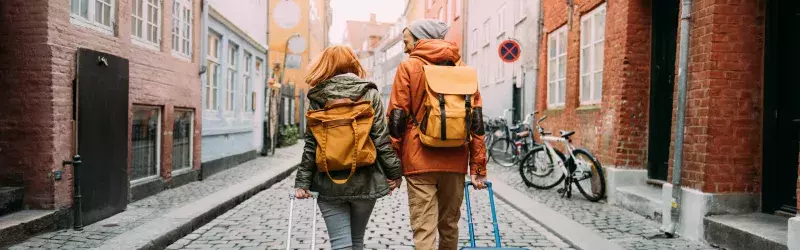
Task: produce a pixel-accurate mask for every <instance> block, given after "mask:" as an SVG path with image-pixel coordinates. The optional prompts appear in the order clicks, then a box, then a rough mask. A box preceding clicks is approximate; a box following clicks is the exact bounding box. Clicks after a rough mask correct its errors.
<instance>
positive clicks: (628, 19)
mask: <svg viewBox="0 0 800 250" xmlns="http://www.w3.org/2000/svg"><path fill="white" fill-rule="evenodd" d="M603 2H605V1H600V0H576V1H575V7H574V10H573V15H572V17H571V20H572V21H571V26H570V27H569V29H570V30H569V32H568V34H567V40H568V42H567V43H568V45H567V46H568V47H567V57H568V58H567V84H566V85H567V89H566V93H567V96H566V104H565V107H564V108H563V109H555V110H554V109H550V110H548V108H547V84H546V83H547V66H548V65H547V47H548V42H549V41H548V39H547V34H549V33H550V32H552V31H554V30H556V29H558V28H560V27H561V26H562V25H565V24H568V23H569V22H570V21H569V8H568V6H567V5H566V4H564V2H563V1H558V0H544V1H543V8H544V33H545V34H544V35H543V36H542V40H541V41H540V44H541V45H542V46H540V48H539V63H540V65H542V66H541V67H540V68H539V79H538V82H539V83H541V84H538V86H537V88H538V89H537V95H538V96H537V103H536V107H537V110H544V111H545V113H544V114H546V115H548V116H549V118H548V121H547V122H545V124H543V126H545V127H546V128H549V129H550V130H553V131H557V130H560V129H563V130H575V131H576V132H577V133H576V136H575V137H574V138H573V140H574V142H575V143H576V144H577V145H581V147H585V148H588V149H589V150H591V151H592V152H594V153H595V154H596V156H597V157H599V159H600V160H601V161H602V162H603V163H604V164H605V165H606V166H616V167H621V168H644V166H645V157H646V149H647V119H648V113H647V109H648V107H649V105H648V104H649V94H648V92H649V81H650V69H649V65H650V50H649V48H650V42H649V41H650V3H649V2H647V1H618V2H613V3H610V4H607V6H606V37H605V60H604V67H603V68H604V73H603V83H604V84H603V85H604V86H603V93H602V95H603V102H602V104H600V105H597V106H580V100H579V94H580V89H579V84H580V83H579V75H580V34H581V33H580V32H581V31H580V18H581V16H582V15H583V14H585V13H587V12H589V11H591V10H593V9H594V8H596V7H597V6H598V5H600V4H602V3H603Z"/></svg>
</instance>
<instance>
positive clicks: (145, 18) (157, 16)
mask: <svg viewBox="0 0 800 250" xmlns="http://www.w3.org/2000/svg"><path fill="white" fill-rule="evenodd" d="M98 1H101V0H98ZM131 3H132V4H133V6H131V8H132V9H131V13H133V18H132V19H131V35H132V36H133V37H135V38H138V39H141V40H142V41H144V42H147V43H150V44H153V45H157V44H158V43H159V42H160V41H161V32H160V31H159V30H160V29H161V0H133V1H131Z"/></svg>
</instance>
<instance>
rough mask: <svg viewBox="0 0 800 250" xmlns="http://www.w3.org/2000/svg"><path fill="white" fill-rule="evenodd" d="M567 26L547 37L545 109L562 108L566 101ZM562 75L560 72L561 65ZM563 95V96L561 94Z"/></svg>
mask: <svg viewBox="0 0 800 250" xmlns="http://www.w3.org/2000/svg"><path fill="white" fill-rule="evenodd" d="M568 35H569V34H567V25H563V26H561V27H560V28H558V29H556V30H555V31H553V32H550V34H548V35H547V107H548V108H559V107H564V104H565V103H566V99H567V91H566V87H567V83H566V82H567V72H566V68H567V67H566V66H567V65H566V64H567V48H566V47H568V43H567V41H568ZM562 63H563V65H564V67H563V73H562V72H561V67H560V66H561V65H562ZM561 93H563V95H562V94H561Z"/></svg>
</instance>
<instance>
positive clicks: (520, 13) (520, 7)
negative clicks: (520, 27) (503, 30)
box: [516, 0, 528, 23]
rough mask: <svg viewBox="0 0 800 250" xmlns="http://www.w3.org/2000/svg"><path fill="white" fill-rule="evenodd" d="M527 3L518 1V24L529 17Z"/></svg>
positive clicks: (522, 0) (523, 0)
mask: <svg viewBox="0 0 800 250" xmlns="http://www.w3.org/2000/svg"><path fill="white" fill-rule="evenodd" d="M525 2H526V1H525V0H517V4H518V5H517V20H516V21H517V23H519V22H522V19H525V17H527V16H528V14H527V13H528V12H527V10H526V9H525V8H526V4H525Z"/></svg>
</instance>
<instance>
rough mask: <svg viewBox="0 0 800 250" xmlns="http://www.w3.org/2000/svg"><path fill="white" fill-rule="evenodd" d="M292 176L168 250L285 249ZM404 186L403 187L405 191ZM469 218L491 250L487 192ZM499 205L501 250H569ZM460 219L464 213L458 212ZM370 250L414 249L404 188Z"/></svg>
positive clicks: (379, 221)
mask: <svg viewBox="0 0 800 250" xmlns="http://www.w3.org/2000/svg"><path fill="white" fill-rule="evenodd" d="M292 185H294V176H292V177H290V178H287V179H286V180H284V181H282V182H281V183H279V184H277V185H275V186H273V187H272V188H270V189H268V190H265V191H262V192H261V193H259V194H257V195H256V196H254V197H253V198H251V199H250V200H248V201H246V202H244V203H242V204H240V205H239V206H237V207H236V208H234V209H232V210H230V211H228V212H227V213H225V214H224V215H222V216H220V217H219V218H217V219H215V220H214V221H212V222H211V223H209V224H206V225H205V226H203V227H201V228H200V229H198V230H197V231H195V232H194V233H192V234H190V235H188V236H186V237H184V238H183V239H181V240H179V241H177V242H175V244H173V245H172V246H170V247H169V248H170V249H240V248H241V249H264V248H267V249H285V247H286V245H285V244H286V229H287V223H288V211H287V209H288V204H289V203H288V202H289V198H288V194H289V192H290V190H292ZM403 186H405V185H403ZM470 194H471V195H472V197H471V198H472V201H473V203H472V204H473V214H474V216H473V218H474V219H475V223H476V229H475V231H476V234H477V239H478V245H479V246H490V245H491V246H493V245H494V236H493V234H492V229H491V227H492V225H491V217H490V216H491V214H490V212H489V211H490V210H489V199H488V195H487V192H486V191H478V192H475V191H472V192H470ZM495 202H497V204H496V205H497V213H498V220H499V222H500V232H501V235H502V243H503V246H517V247H528V248H530V249H570V248H569V245H567V244H566V243H565V242H563V241H562V240H560V239H559V238H558V237H556V236H555V235H553V234H551V233H550V232H548V231H547V230H546V229H544V228H543V227H542V226H541V225H539V224H537V223H535V222H533V221H531V220H530V219H528V218H527V217H525V216H524V215H521V214H520V213H519V212H517V211H516V210H514V209H513V208H511V207H509V206H508V205H506V204H505V203H503V202H502V201H500V200H496V201H495ZM310 205H311V201H310V200H299V201H296V202H295V212H294V214H295V217H294V218H295V219H294V226H293V230H292V231H293V232H292V240H293V241H292V247H293V248H297V249H308V247H309V245H310V238H311V233H310V229H311V217H310V216H309V215H310V213H311V207H310ZM462 214H463V215H465V214H466V211H465V210H464V206H462ZM317 216H318V218H317V234H316V237H317V241H316V243H317V247H318V248H319V249H330V243H329V242H328V236H327V232H326V229H325V222H324V221H323V220H322V217H321V216H320V215H319V214H317ZM465 218H466V217H464V216H462V220H461V222H460V223H459V225H460V227H461V230H460V239H461V245H467V244H468V243H467V239H468V233H467V222H466V219H465ZM364 240H365V243H366V247H367V248H368V249H413V241H412V235H411V229H410V227H409V221H408V198H407V194H406V192H405V188H402V189H400V190H399V192H395V193H393V194H392V195H391V196H387V197H384V198H382V199H380V200H378V204H376V207H375V209H374V212H373V213H372V217H371V218H370V223H369V225H368V227H367V234H366V236H365V239H364Z"/></svg>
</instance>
